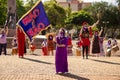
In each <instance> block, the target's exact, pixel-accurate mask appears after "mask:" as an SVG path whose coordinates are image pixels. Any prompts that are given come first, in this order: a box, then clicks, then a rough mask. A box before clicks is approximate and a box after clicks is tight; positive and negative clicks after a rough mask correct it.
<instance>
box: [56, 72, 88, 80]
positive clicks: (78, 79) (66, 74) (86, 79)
mask: <svg viewBox="0 0 120 80" xmlns="http://www.w3.org/2000/svg"><path fill="white" fill-rule="evenodd" d="M58 75H60V76H64V77H68V78H72V79H75V80H90V79H88V78H83V77H80V76H78V75H75V74H72V73H65V74H58Z"/></svg>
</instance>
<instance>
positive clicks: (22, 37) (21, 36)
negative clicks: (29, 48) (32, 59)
mask: <svg viewBox="0 0 120 80" xmlns="http://www.w3.org/2000/svg"><path fill="white" fill-rule="evenodd" d="M17 38H18V56H19V58H23V57H24V46H25V34H24V33H23V31H22V29H20V28H19V27H17Z"/></svg>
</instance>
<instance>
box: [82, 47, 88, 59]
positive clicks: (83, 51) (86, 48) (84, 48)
mask: <svg viewBox="0 0 120 80" xmlns="http://www.w3.org/2000/svg"><path fill="white" fill-rule="evenodd" d="M88 47H89V46H82V48H83V50H82V54H83V58H84V53H85V50H86V58H88Z"/></svg>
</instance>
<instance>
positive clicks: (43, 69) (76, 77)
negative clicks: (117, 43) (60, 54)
mask: <svg viewBox="0 0 120 80" xmlns="http://www.w3.org/2000/svg"><path fill="white" fill-rule="evenodd" d="M7 51H8V54H9V55H7V56H5V55H1V56H0V80H120V57H117V56H112V57H89V59H88V60H87V59H82V58H81V57H80V56H69V57H68V63H69V73H66V74H63V75H62V74H59V75H58V74H55V56H42V55H41V50H40V49H38V50H36V51H35V53H34V54H32V55H31V54H29V50H28V53H27V55H25V57H24V58H23V59H21V58H18V56H11V55H10V52H11V49H8V50H7ZM119 53H120V52H117V53H116V54H119Z"/></svg>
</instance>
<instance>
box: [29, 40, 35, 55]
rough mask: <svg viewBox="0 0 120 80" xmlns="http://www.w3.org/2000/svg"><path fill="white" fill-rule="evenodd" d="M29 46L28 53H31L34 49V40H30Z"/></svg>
mask: <svg viewBox="0 0 120 80" xmlns="http://www.w3.org/2000/svg"><path fill="white" fill-rule="evenodd" d="M29 48H30V53H32V54H33V53H34V51H35V49H36V47H35V45H34V40H33V41H31V42H30V47H29Z"/></svg>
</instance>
